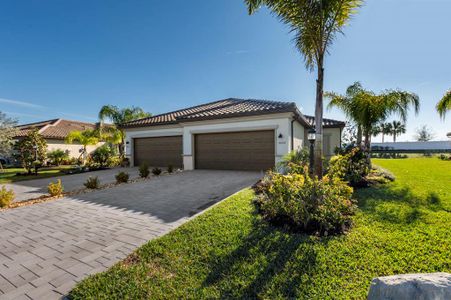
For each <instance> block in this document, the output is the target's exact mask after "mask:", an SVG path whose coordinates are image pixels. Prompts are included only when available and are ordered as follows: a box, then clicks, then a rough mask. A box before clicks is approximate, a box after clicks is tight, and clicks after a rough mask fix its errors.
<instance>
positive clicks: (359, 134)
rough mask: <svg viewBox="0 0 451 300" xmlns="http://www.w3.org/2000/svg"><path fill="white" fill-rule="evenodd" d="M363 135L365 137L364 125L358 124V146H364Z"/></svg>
mask: <svg viewBox="0 0 451 300" xmlns="http://www.w3.org/2000/svg"><path fill="white" fill-rule="evenodd" d="M362 137H363V133H362V126H361V125H357V146H358V147H361V146H362Z"/></svg>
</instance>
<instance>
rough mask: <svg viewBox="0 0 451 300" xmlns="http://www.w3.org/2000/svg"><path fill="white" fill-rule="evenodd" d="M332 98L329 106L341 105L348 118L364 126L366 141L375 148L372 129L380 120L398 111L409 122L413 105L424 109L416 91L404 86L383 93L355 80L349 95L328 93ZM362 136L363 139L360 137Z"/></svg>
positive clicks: (368, 145)
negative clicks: (400, 88) (410, 109)
mask: <svg viewBox="0 0 451 300" xmlns="http://www.w3.org/2000/svg"><path fill="white" fill-rule="evenodd" d="M325 95H326V97H328V98H329V99H330V103H329V105H328V107H329V108H332V107H337V108H339V109H341V110H342V111H343V112H344V113H345V114H346V115H347V117H348V118H350V119H351V120H352V121H354V122H355V123H356V124H357V125H358V126H359V127H361V131H360V134H361V135H363V137H364V139H365V141H364V145H365V147H366V148H367V149H371V144H370V143H371V141H370V137H371V132H372V129H373V128H374V127H375V126H376V125H377V124H378V123H380V122H383V121H384V120H386V119H387V118H388V117H389V116H390V115H392V114H395V115H399V117H401V119H402V121H403V122H405V121H406V119H407V114H408V112H409V108H410V107H411V106H412V107H413V108H414V110H415V113H418V111H419V109H420V100H419V98H418V96H417V95H416V94H414V93H409V92H406V91H400V90H387V91H384V92H383V93H381V94H375V93H374V92H372V91H368V90H365V89H363V87H362V85H361V84H360V83H359V82H356V83H354V84H353V85H351V86H350V87H348V89H347V90H346V94H345V95H339V94H336V93H330V92H329V93H326V94H325ZM358 139H360V140H361V139H362V137H359V138H358Z"/></svg>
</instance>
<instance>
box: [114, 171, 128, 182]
mask: <svg viewBox="0 0 451 300" xmlns="http://www.w3.org/2000/svg"><path fill="white" fill-rule="evenodd" d="M128 179H129V175H128V173H126V172H119V173H117V175H116V183H127V182H128Z"/></svg>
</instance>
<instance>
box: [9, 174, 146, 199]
mask: <svg viewBox="0 0 451 300" xmlns="http://www.w3.org/2000/svg"><path fill="white" fill-rule="evenodd" d="M120 171H125V172H127V173H129V174H130V179H133V178H137V177H139V176H138V168H114V169H109V170H101V171H93V172H86V173H80V174H73V175H65V176H59V177H58V176H57V177H51V178H41V179H31V180H24V181H18V182H14V183H9V184H7V185H6V187H7V188H8V189H12V190H13V191H14V193H15V194H16V198H15V201H24V200H28V199H33V198H38V197H40V196H42V195H45V194H48V192H47V186H48V184H49V182H51V181H52V182H55V181H56V180H57V179H61V182H62V184H63V186H64V190H65V191H66V192H70V191H74V190H78V189H81V188H84V186H83V183H84V182H86V179H88V178H89V176H97V177H98V178H99V180H100V183H101V184H106V183H112V182H115V181H116V179H115V177H114V176H115V175H116V174H117V173H119V172H120Z"/></svg>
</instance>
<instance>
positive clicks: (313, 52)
mask: <svg viewBox="0 0 451 300" xmlns="http://www.w3.org/2000/svg"><path fill="white" fill-rule="evenodd" d="M245 3H246V5H247V7H248V9H249V14H253V13H255V12H256V11H257V10H258V9H259V8H260V6H262V5H264V6H266V7H267V8H269V9H270V10H271V11H272V12H273V13H274V14H275V15H276V16H277V17H278V18H279V19H280V21H281V22H282V23H284V24H287V25H288V26H289V27H290V29H291V31H292V32H294V34H295V36H294V42H295V45H296V48H297V49H298V50H299V51H300V52H301V54H302V55H303V57H304V61H305V65H306V67H307V69H309V70H310V71H312V70H313V69H315V68H316V71H317V80H316V105H315V123H316V140H315V164H314V170H315V175H316V176H318V177H320V178H321V177H322V172H323V165H322V150H323V128H322V127H323V126H322V124H323V86H324V57H325V55H326V54H327V53H328V52H329V50H330V49H329V48H330V46H331V45H332V42H333V41H334V40H335V38H336V36H337V34H339V33H342V30H343V27H344V26H345V25H347V23H348V22H349V20H350V19H351V17H352V16H353V15H354V14H355V13H356V12H357V9H358V8H359V7H360V6H361V5H362V3H363V0H316V1H313V0H245Z"/></svg>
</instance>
